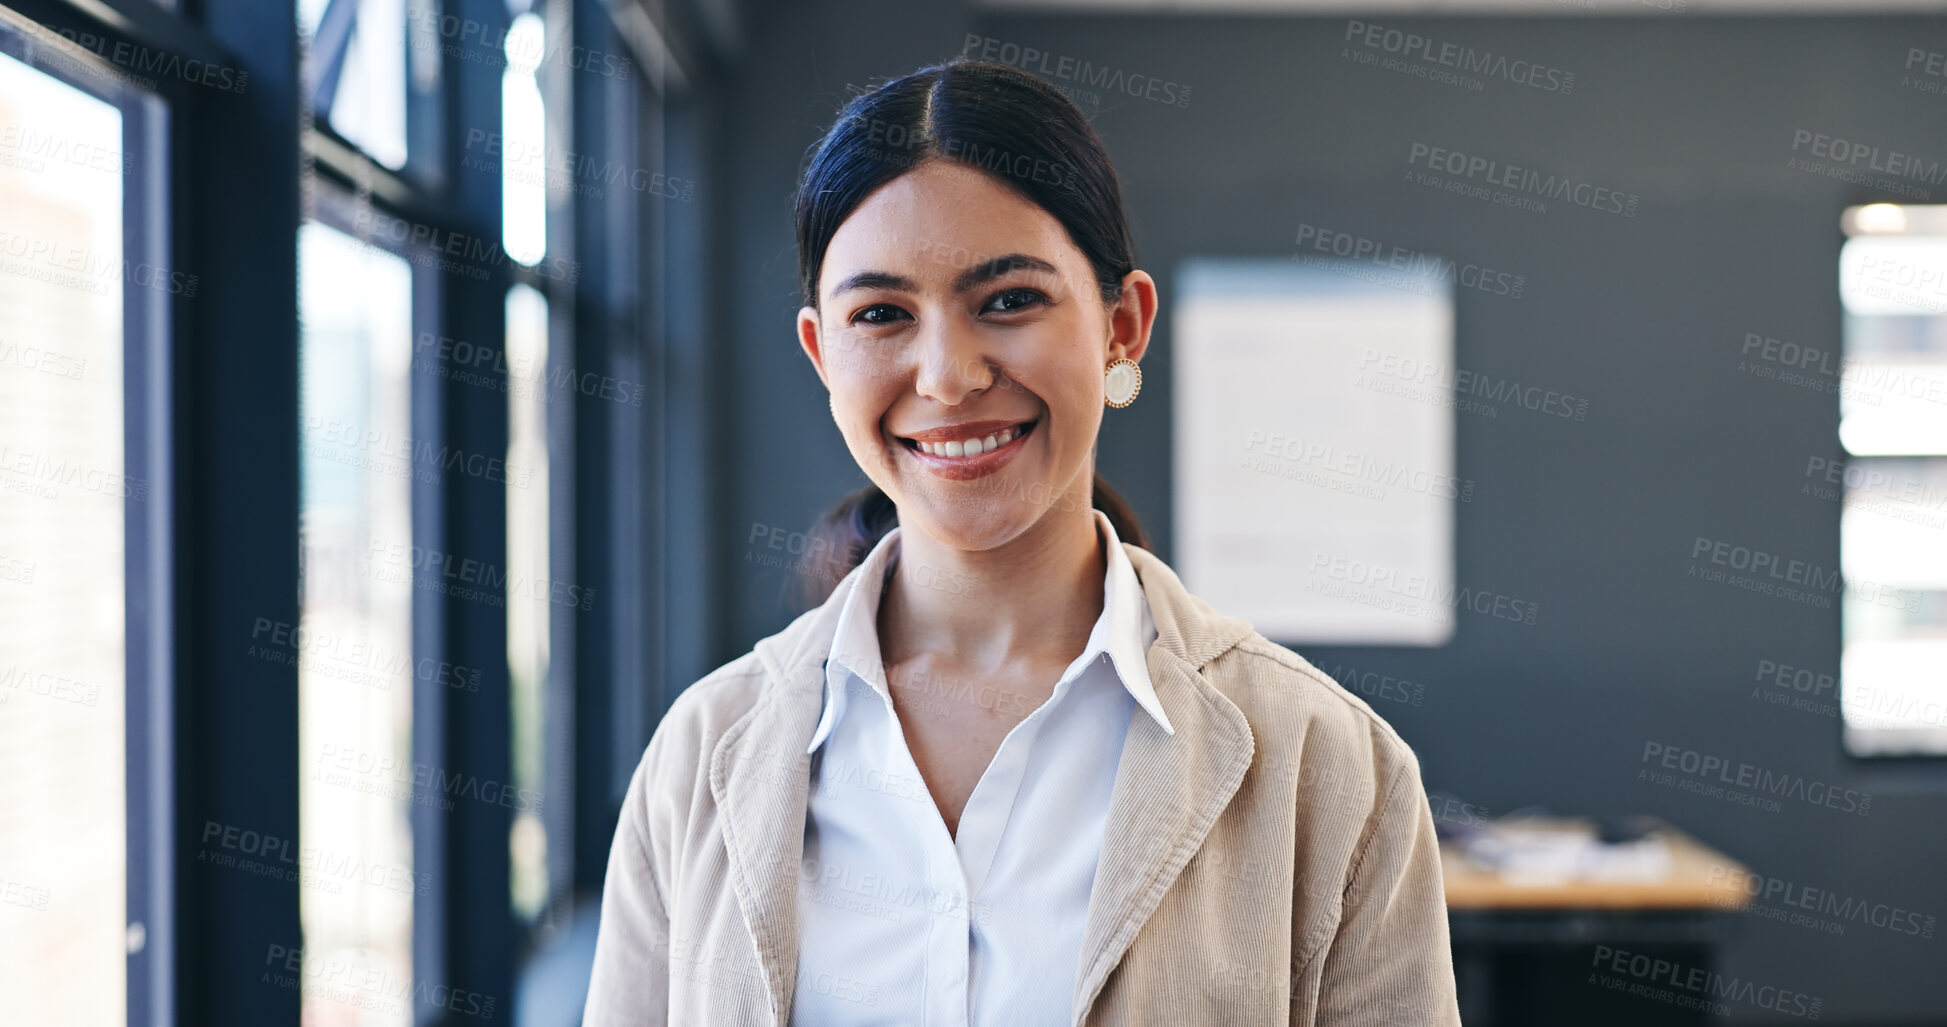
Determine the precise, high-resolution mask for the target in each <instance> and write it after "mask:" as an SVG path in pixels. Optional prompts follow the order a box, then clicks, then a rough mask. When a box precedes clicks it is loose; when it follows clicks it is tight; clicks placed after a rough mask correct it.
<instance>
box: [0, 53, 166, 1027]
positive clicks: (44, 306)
mask: <svg viewBox="0 0 1947 1027" xmlns="http://www.w3.org/2000/svg"><path fill="white" fill-rule="evenodd" d="M121 153H122V119H121V115H120V113H119V112H118V111H116V109H115V108H114V107H112V106H110V105H109V104H106V103H103V102H101V101H99V100H96V99H94V98H93V97H91V96H88V95H86V94H85V93H82V92H81V91H79V90H77V89H74V88H71V87H69V86H67V85H65V84H63V83H61V82H58V81H56V80H55V79H53V78H51V77H49V76H47V75H44V74H42V73H41V72H38V71H35V70H33V69H31V68H29V67H28V66H27V65H25V64H22V63H20V62H19V61H16V60H14V59H13V58H11V57H7V56H4V55H0V780H4V781H5V782H6V784H7V786H6V788H5V789H4V791H0V1009H4V1010H5V1012H4V1014H0V1019H5V1020H6V1021H7V1022H9V1023H61V1024H110V1023H120V1022H122V1021H123V1019H124V1010H125V1003H126V1001H127V996H126V991H127V976H126V968H127V959H128V957H127V951H128V942H127V940H126V937H127V930H126V928H127V921H126V919H125V917H126V911H125V905H126V893H125V887H124V886H125V876H124V875H125V870H126V867H125V861H126V857H127V841H126V837H125V836H126V830H127V821H126V812H127V806H126V802H125V795H124V778H123V774H124V767H125V762H124V753H123V742H124V738H123V719H122V718H123V695H124V693H123V685H124V671H123V667H124V664H123V659H124V655H125V652H124V641H123V640H124V624H123V611H124V606H123V594H124V582H123V564H122V560H123V552H124V532H123V515H124V510H123V507H124V504H125V503H126V502H130V501H133V502H141V501H143V500H144V499H146V494H147V486H146V483H143V482H138V481H129V480H127V479H126V478H125V477H124V463H123V452H122V427H123V426H122V290H123V288H124V284H123V282H124V271H123V267H122V256H123V255H122V174H121V172H122V162H121ZM88 155H100V156H105V157H106V158H107V159H104V160H97V159H93V158H92V157H90V156H88ZM129 287H132V288H133V287H137V286H129Z"/></svg>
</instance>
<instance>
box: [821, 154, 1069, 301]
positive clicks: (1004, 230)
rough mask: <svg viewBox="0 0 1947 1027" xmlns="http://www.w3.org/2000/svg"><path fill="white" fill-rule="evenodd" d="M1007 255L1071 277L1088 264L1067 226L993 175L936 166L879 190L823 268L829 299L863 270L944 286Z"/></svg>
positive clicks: (836, 238) (849, 223)
mask: <svg viewBox="0 0 1947 1027" xmlns="http://www.w3.org/2000/svg"><path fill="white" fill-rule="evenodd" d="M1007 253H1026V254H1029V255H1031V256H1037V257H1040V258H1042V259H1043V260H1046V261H1048V262H1049V263H1052V264H1054V265H1055V266H1056V267H1058V268H1061V269H1062V270H1063V271H1064V272H1071V273H1072V272H1084V273H1085V272H1086V268H1087V258H1085V257H1084V256H1083V255H1082V252H1081V250H1079V249H1077V248H1076V246H1075V244H1074V243H1073V242H1071V241H1070V240H1069V238H1068V233H1067V231H1066V230H1065V229H1063V228H1062V226H1061V222H1059V221H1056V220H1055V218H1054V215H1052V214H1049V213H1048V212H1047V211H1046V210H1043V209H1042V208H1041V207H1039V206H1038V205H1036V204H1035V203H1034V202H1033V201H1031V200H1029V199H1027V198H1026V197H1024V196H1022V195H1021V194H1020V193H1017V192H1015V191H1014V190H1012V189H1009V188H1007V187H1006V186H1004V185H1002V184H1001V183H999V182H996V181H995V180H994V179H993V178H991V177H990V176H988V175H987V174H986V173H984V172H981V171H977V170H975V169H973V168H969V167H966V166H964V165H960V164H955V163H952V162H948V161H933V162H931V163H928V164H925V165H922V166H920V167H919V168H916V169H914V170H912V171H910V172H907V173H906V174H904V175H901V176H899V177H898V178H895V179H893V180H892V181H890V182H887V183H886V184H885V185H882V186H880V187H879V188H878V189H876V190H874V191H873V192H872V194H871V195H869V196H867V197H866V198H865V201H864V202H862V203H860V204H859V205H858V207H857V208H855V209H854V210H853V211H852V214H851V216H850V217H848V218H846V219H845V223H844V224H842V225H840V226H839V227H838V231H837V232H835V233H833V235H832V241H831V244H830V245H829V246H828V247H827V248H826V250H825V260H824V264H823V266H822V267H821V268H820V269H819V274H818V288H819V292H820V294H824V293H825V292H826V291H827V290H829V289H830V288H831V287H832V285H833V284H834V283H836V282H837V281H838V280H839V279H841V278H843V277H845V276H847V275H850V274H852V273H854V272H858V271H885V272H891V273H894V274H898V275H903V276H905V277H908V278H912V279H915V280H917V281H918V282H920V283H922V284H935V283H943V282H945V281H948V280H950V279H952V278H953V277H954V275H956V274H958V273H959V272H960V271H964V270H966V269H967V268H969V267H972V266H973V265H975V264H978V263H981V262H983V261H986V260H990V259H992V258H994V257H997V256H1000V255H1002V254H1007Z"/></svg>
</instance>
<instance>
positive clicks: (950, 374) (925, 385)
mask: <svg viewBox="0 0 1947 1027" xmlns="http://www.w3.org/2000/svg"><path fill="white" fill-rule="evenodd" d="M986 345H987V342H986V340H985V339H983V338H982V337H981V333H980V332H979V331H978V330H976V329H975V328H974V327H973V326H972V325H967V324H963V323H959V322H958V321H956V320H955V319H954V318H950V317H949V318H938V319H935V320H934V322H933V324H932V325H931V326H930V327H929V328H926V329H923V330H922V331H921V332H920V338H919V339H917V340H915V355H916V359H917V360H918V361H919V367H918V369H917V372H916V374H915V376H914V382H913V388H914V391H916V392H918V393H919V394H920V395H922V396H924V397H926V398H927V399H931V400H934V401H936V402H939V403H941V404H944V405H946V406H958V405H959V404H960V403H962V402H963V401H965V400H966V398H967V396H968V395H970V394H972V393H975V392H979V391H981V390H983V389H986V388H988V387H990V386H992V385H993V384H994V382H995V381H996V380H997V379H998V378H999V371H998V369H997V368H995V366H994V364H993V362H992V361H991V360H990V359H988V354H987V353H986V350H985V347H986Z"/></svg>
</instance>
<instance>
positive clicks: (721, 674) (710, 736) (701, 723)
mask: <svg viewBox="0 0 1947 1027" xmlns="http://www.w3.org/2000/svg"><path fill="white" fill-rule="evenodd" d="M768 681H769V675H767V674H765V672H764V666H763V663H762V662H761V661H760V660H759V659H758V657H757V653H756V651H755V650H753V651H750V652H746V653H744V654H743V655H742V656H739V657H737V658H736V659H734V660H731V661H730V662H729V663H726V664H723V665H722V666H720V667H718V668H717V669H715V670H713V671H711V672H710V673H708V674H705V675H704V676H703V677H701V678H699V679H698V680H697V681H696V683H695V684H692V685H691V686H689V687H688V688H685V689H683V691H682V692H681V693H680V694H679V695H677V696H676V698H675V699H674V700H672V701H671V702H670V704H669V710H668V711H667V712H665V713H664V714H663V717H662V720H661V721H660V722H658V723H657V724H656V730H655V732H654V733H653V734H652V735H651V736H650V738H649V747H648V748H647V749H646V750H645V751H644V752H643V754H642V763H641V766H640V767H639V768H638V777H640V776H642V775H645V774H647V775H654V776H656V777H658V778H667V776H668V775H670V774H671V772H673V771H677V770H679V769H681V768H689V769H691V770H695V771H697V772H698V773H699V774H702V773H705V772H707V769H708V768H707V767H705V766H704V761H705V760H706V759H708V757H709V753H710V751H711V749H713V748H714V747H715V745H716V743H717V740H718V739H720V738H722V737H723V735H724V732H726V731H728V730H729V729H730V727H731V725H733V724H735V723H737V721H739V720H741V719H743V718H744V717H745V716H746V715H747V714H749V713H750V712H751V710H753V709H755V708H756V706H757V704H758V703H759V702H761V701H763V698H764V690H765V685H766V683H767V682H768Z"/></svg>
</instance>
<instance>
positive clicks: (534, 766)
mask: <svg viewBox="0 0 1947 1027" xmlns="http://www.w3.org/2000/svg"><path fill="white" fill-rule="evenodd" d="M547 361H548V301H547V298H546V297H544V296H542V295H541V294H540V293H539V292H537V291H536V290H534V289H533V288H531V287H529V286H526V285H516V286H514V287H513V288H512V289H510V290H508V292H507V367H508V374H507V379H508V403H507V417H508V440H507V563H508V568H507V580H508V581H509V582H510V583H512V582H530V581H549V580H551V579H550V578H549V576H548V427H547V415H548V402H547V399H548V396H547V389H548V378H547ZM535 591H536V590H535V589H533V588H510V589H508V591H507V668H508V673H509V676H510V680H511V681H512V683H513V703H514V706H513V711H512V715H513V724H514V740H513V744H514V786H515V787H516V788H519V789H521V790H522V792H523V793H530V794H534V795H541V794H544V789H543V785H544V784H545V778H546V773H547V767H546V752H547V744H546V735H545V733H544V731H545V729H546V726H547V715H546V698H545V697H546V694H547V689H546V682H547V678H548V611H549V609H550V604H549V602H548V599H549V593H548V592H546V591H545V590H543V591H542V592H541V594H540V595H538V596H537V595H536V594H535ZM512 856H513V881H512V888H513V902H514V909H515V911H517V912H518V913H520V915H521V916H522V917H524V918H526V919H528V920H533V919H535V918H537V917H539V916H540V914H541V911H542V910H543V909H544V908H546V906H547V903H548V899H549V897H550V895H549V891H550V889H549V886H548V836H547V828H546V824H545V823H544V822H543V821H542V820H541V817H540V814H539V812H538V811H536V810H533V809H526V810H522V811H520V812H519V813H517V814H515V817H514V829H513V838H512Z"/></svg>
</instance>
